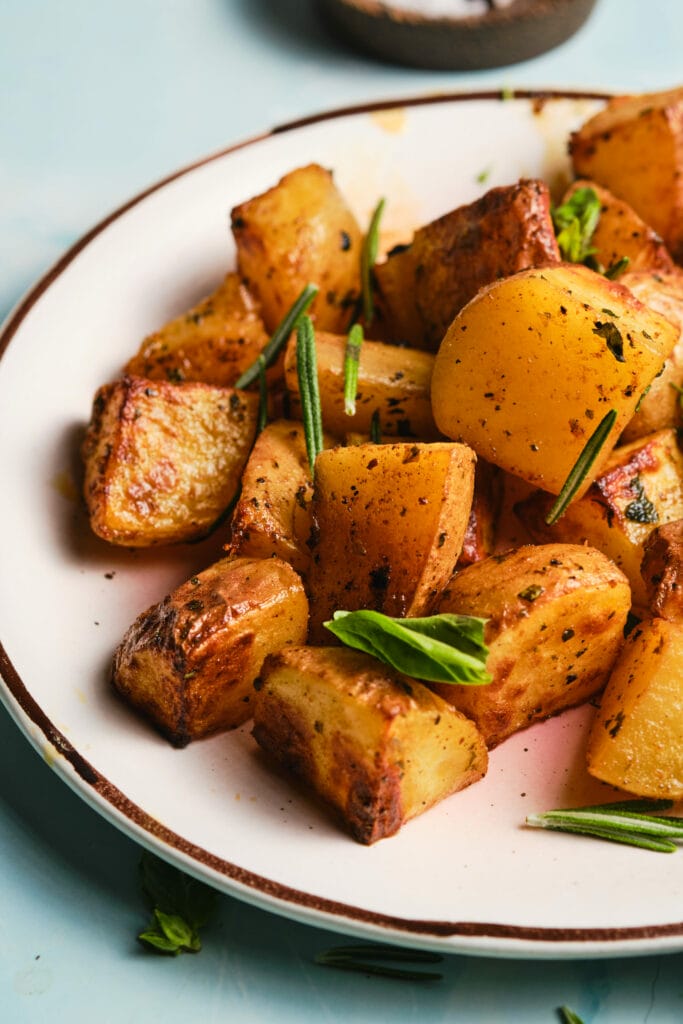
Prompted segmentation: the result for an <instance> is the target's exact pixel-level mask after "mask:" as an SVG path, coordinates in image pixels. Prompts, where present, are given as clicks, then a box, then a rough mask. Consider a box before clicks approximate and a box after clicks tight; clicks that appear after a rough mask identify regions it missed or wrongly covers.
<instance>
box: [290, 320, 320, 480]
mask: <svg viewBox="0 0 683 1024" xmlns="http://www.w3.org/2000/svg"><path fill="white" fill-rule="evenodd" d="M296 372H297V377H298V378H299V397H300V399H301V417H302V419H303V424H304V435H305V438H306V452H307V454H308V462H309V465H310V467H311V473H313V472H314V467H315V460H316V456H317V455H318V454H319V452H321V451H322V450H323V425H322V413H321V410H320V392H319V390H318V362H317V358H316V351H315V332H314V330H313V324H312V322H311V318H310V317H308V316H302V318H301V321H300V323H299V326H298V328H297V335H296Z"/></svg>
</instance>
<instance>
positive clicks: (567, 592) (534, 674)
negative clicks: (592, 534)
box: [430, 544, 631, 747]
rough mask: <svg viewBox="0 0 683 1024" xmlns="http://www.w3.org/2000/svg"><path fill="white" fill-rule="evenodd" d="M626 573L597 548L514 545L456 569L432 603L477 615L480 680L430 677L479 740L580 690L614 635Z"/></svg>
mask: <svg viewBox="0 0 683 1024" xmlns="http://www.w3.org/2000/svg"><path fill="white" fill-rule="evenodd" d="M630 606H631V592H630V589H629V585H628V582H627V580H626V578H625V577H624V576H623V574H622V573H621V572H620V571H619V570H618V569H617V568H616V566H615V565H614V564H613V563H612V562H610V561H609V559H608V558H606V557H605V556H604V555H603V554H601V553H600V552H599V551H595V550H593V549H592V548H587V547H579V546H578V545H572V544H546V545H542V546H540V547H535V546H533V545H529V546H525V547H521V548H517V549H516V550H515V551H510V552H508V553H507V554H505V555H496V556H494V557H493V558H489V559H487V560H486V561H483V562H477V563H476V564H475V565H471V566H469V568H467V569H463V570H462V572H459V573H458V574H457V575H456V576H455V577H454V579H453V581H452V582H451V583H450V585H449V586H448V589H447V590H446V591H445V592H444V594H443V596H442V597H441V600H440V601H439V603H438V608H437V611H438V612H440V613H441V612H454V613H459V614H465V615H477V616H479V617H481V618H487V619H488V622H487V624H486V627H485V639H486V642H487V644H488V645H489V652H490V653H489V657H488V659H487V662H486V667H487V669H488V671H489V672H490V673H491V675H492V676H493V682H492V683H490V684H489V685H488V686H459V685H456V686H447V685H444V684H442V683H431V684H430V685H431V686H432V687H433V688H434V689H435V690H436V692H437V693H440V694H441V696H442V697H443V698H444V699H445V700H448V701H450V702H451V703H452V704H453V705H454V706H455V707H456V708H458V709H459V710H460V711H462V712H463V713H464V714H466V715H467V716H468V717H469V718H472V719H473V721H474V722H475V723H476V725H477V727H478V728H479V730H480V731H481V733H482V735H483V736H484V739H485V740H486V743H487V744H488V746H489V747H493V746H495V745H496V744H498V743H500V742H501V740H504V739H505V738H506V737H507V736H510V735H512V733H514V732H517V731H518V730H519V729H524V728H526V726H528V725H531V724H532V723H533V722H537V721H539V720H540V719H543V718H548V717H549V716H550V715H554V714H557V712H558V711H563V710H564V709H565V708H569V707H573V706H574V705H575V704H581V703H583V701H586V700H588V699H589V698H590V697H592V696H593V694H594V693H597V691H598V690H599V689H600V688H601V687H602V686H603V684H604V683H605V680H606V679H607V676H608V675H609V672H610V670H611V668H612V665H613V663H614V659H615V658H616V656H617V653H618V651H619V649H620V647H621V644H622V642H623V628H624V624H625V622H626V616H627V614H628V611H629V608H630Z"/></svg>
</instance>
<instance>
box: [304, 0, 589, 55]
mask: <svg viewBox="0 0 683 1024" xmlns="http://www.w3.org/2000/svg"><path fill="white" fill-rule="evenodd" d="M318 2H319V5H320V8H321V10H322V12H323V14H324V16H325V18H326V19H327V21H328V23H329V24H330V25H331V27H332V28H333V30H335V31H338V32H339V33H341V34H342V35H343V36H345V37H346V38H347V39H348V40H349V41H350V42H352V43H353V44H355V45H356V46H358V47H360V48H361V49H363V50H365V51H366V52H367V53H371V54H373V55H374V56H376V57H380V58H382V59H384V60H388V61H392V62H394V63H400V64H408V65H411V66H413V67H420V68H432V69H441V70H448V69H450V70H458V71H472V70H476V69H479V68H493V67H502V66H504V65H507V64H517V63H519V62H520V61H523V60H528V59H529V58H531V57H536V56H538V54H540V53H545V52H546V50H551V49H553V47H555V46H559V45H560V43H563V42H564V41H565V40H566V39H569V37H570V36H572V35H573V34H574V33H575V32H576V31H577V30H578V29H579V28H580V27H581V26H582V25H583V23H584V22H585V21H586V19H587V18H588V16H589V15H590V13H591V11H592V10H593V7H594V6H595V3H596V0H507V2H506V0H498V3H495V2H489V0H421V2H418V0H393V2H392V0H384V2H380V0H318ZM470 12H471V13H470Z"/></svg>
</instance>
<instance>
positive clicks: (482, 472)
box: [458, 459, 503, 569]
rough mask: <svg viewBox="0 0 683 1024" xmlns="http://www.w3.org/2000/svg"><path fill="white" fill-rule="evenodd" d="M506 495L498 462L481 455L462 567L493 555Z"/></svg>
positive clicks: (463, 548) (475, 473)
mask: <svg viewBox="0 0 683 1024" xmlns="http://www.w3.org/2000/svg"><path fill="white" fill-rule="evenodd" d="M502 498H503V482H502V480H501V473H500V471H499V470H498V468H497V467H496V466H492V465H491V463H490V462H485V461H484V459H477V464H476V466H475V469H474V494H473V497H472V508H471V509H470V518H469V521H468V523H467V529H466V530H465V537H464V540H463V542H462V551H461V552H460V558H459V559H458V568H459V569H464V568H465V566H466V565H472V563H473V562H479V561H481V559H482V558H488V556H489V555H492V554H493V552H494V550H495V546H496V524H497V521H498V514H499V512H500V508H501V502H502Z"/></svg>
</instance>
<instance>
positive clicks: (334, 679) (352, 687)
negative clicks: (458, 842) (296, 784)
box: [253, 647, 487, 844]
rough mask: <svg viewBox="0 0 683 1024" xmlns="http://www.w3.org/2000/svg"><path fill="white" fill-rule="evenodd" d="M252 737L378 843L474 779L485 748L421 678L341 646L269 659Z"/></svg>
mask: <svg viewBox="0 0 683 1024" xmlns="http://www.w3.org/2000/svg"><path fill="white" fill-rule="evenodd" d="M253 734H254V737H255V739H256V741H257V742H258V743H259V744H260V746H261V747H263V749H264V750H266V751H268V752H269V753H270V754H271V755H272V756H273V757H274V758H275V759H276V760H277V761H278V762H279V764H281V765H282V766H283V767H284V768H285V769H286V770H287V771H290V772H293V773H294V774H296V775H299V776H300V777H302V778H303V779H304V780H305V781H306V782H307V783H308V785H310V786H311V787H312V788H313V789H314V790H315V791H316V792H317V793H318V794H319V795H320V796H321V797H322V798H323V799H324V800H326V801H327V802H328V803H330V804H332V806H333V807H335V808H336V809H337V811H338V812H339V813H340V814H341V817H342V819H343V820H344V822H345V823H346V825H347V827H348V828H349V830H350V832H351V834H352V836H353V837H354V839H356V840H358V842H360V843H366V844H370V843H374V842H377V840H379V839H383V838H386V837H387V836H391V835H394V834H395V833H396V832H397V831H398V830H399V828H400V827H401V825H402V824H403V823H404V822H405V821H407V820H409V819H410V818H413V817H415V816H416V815H417V814H421V813H422V812H423V811H425V810H427V809H428V808H429V807H431V806H433V804H435V803H437V802H438V801H439V800H442V799H444V797H446V796H449V795H450V794H451V793H454V792H456V791H457V790H460V789H463V788H464V787H465V786H468V785H470V784H471V783H472V782H476V781H477V779H479V778H481V777H482V775H483V774H484V773H485V771H486V767H487V752H486V747H485V745H484V742H483V740H482V739H481V737H480V736H479V734H478V732H477V730H476V728H475V727H474V725H473V724H472V723H471V722H470V721H468V720H467V719H466V718H465V717H464V716H463V715H460V713H459V712H457V711H455V709H453V708H452V707H451V706H450V705H449V704H447V703H446V702H445V701H443V700H441V698H440V697H438V696H437V695H436V694H434V693H432V692H431V691H430V690H429V689H428V688H427V687H426V686H424V685H423V684H422V683H419V682H417V681H416V680H414V679H408V678H406V677H405V676H402V675H400V674H399V673H397V672H394V671H393V669H390V668H388V667H387V666H386V665H382V664H381V663H380V662H379V661H377V660H376V659H375V658H371V657H370V656H369V655H367V654H362V653H360V652H359V651H353V650H349V649H348V648H339V647H332V648H330V647H291V648H287V649H285V650H283V651H281V652H280V653H279V654H274V655H273V656H272V657H269V658H268V659H267V660H266V663H265V665H264V667H263V672H262V675H261V680H260V681H259V683H258V693H257V697H256V704H255V708H254V730H253Z"/></svg>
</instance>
